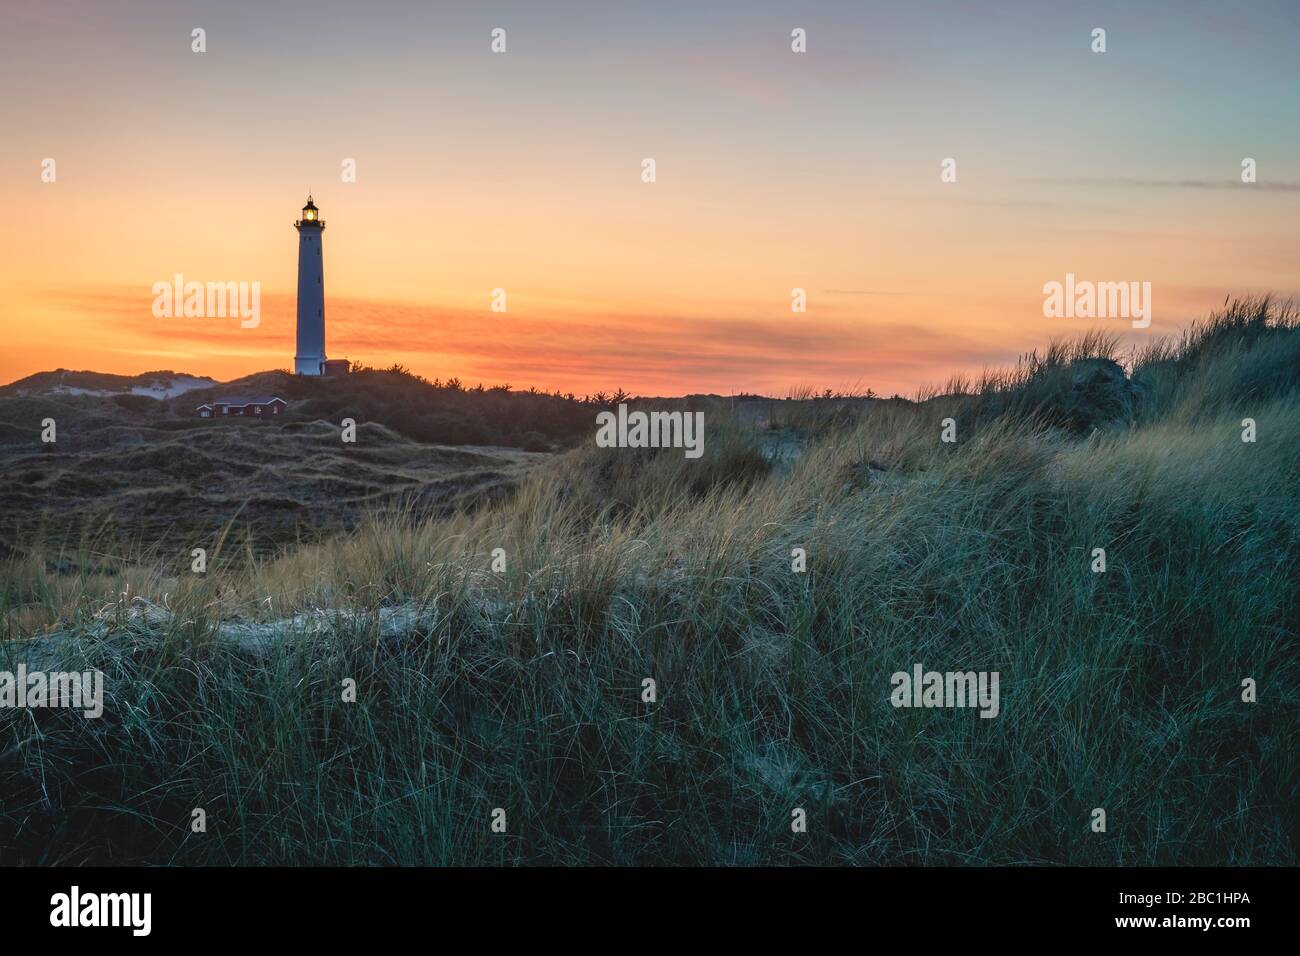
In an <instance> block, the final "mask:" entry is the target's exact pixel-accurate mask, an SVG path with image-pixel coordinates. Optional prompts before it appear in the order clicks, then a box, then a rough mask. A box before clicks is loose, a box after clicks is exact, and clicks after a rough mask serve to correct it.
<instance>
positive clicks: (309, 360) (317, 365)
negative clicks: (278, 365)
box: [293, 196, 325, 375]
mask: <svg viewBox="0 0 1300 956" xmlns="http://www.w3.org/2000/svg"><path fill="white" fill-rule="evenodd" d="M293 226H294V228H295V229H297V230H298V349H297V352H296V354H295V355H294V358H293V366H294V371H295V372H297V373H298V374H299V375H324V374H325V263H324V260H323V259H322V257H321V233H323V232H324V231H325V221H324V220H323V219H321V218H320V210H319V209H317V208H316V204H315V203H314V202H312V198H311V197H310V196H308V197H307V205H305V206H303V207H302V218H301V219H299V220H298V221H297V222H295V223H294V224H293Z"/></svg>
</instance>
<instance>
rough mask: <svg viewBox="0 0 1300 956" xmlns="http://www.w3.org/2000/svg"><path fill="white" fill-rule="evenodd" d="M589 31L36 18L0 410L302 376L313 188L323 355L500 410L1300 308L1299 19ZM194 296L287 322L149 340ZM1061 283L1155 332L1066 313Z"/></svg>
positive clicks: (694, 19)
mask: <svg viewBox="0 0 1300 956" xmlns="http://www.w3.org/2000/svg"><path fill="white" fill-rule="evenodd" d="M564 6H565V8H566V9H568V10H569V11H570V12H572V13H573V14H574V15H573V16H569V17H561V16H557V15H556V14H555V9H556V8H552V9H551V10H539V9H532V8H530V7H528V6H527V5H518V4H507V5H504V6H502V7H499V8H497V9H495V10H493V11H490V12H489V11H485V10H473V11H468V12H466V11H455V12H446V11H442V12H439V11H435V10H430V9H425V8H423V7H421V6H418V5H415V4H406V3H401V4H395V5H394V6H393V7H392V9H391V11H390V13H391V15H390V16H388V17H386V18H384V20H383V21H382V22H378V21H376V20H374V19H373V18H371V17H370V15H369V14H368V12H367V11H366V10H364V9H357V8H354V7H352V6H350V5H347V4H341V3H324V4H318V5H313V6H312V7H311V8H310V9H311V16H309V17H306V16H301V15H300V14H299V12H298V10H297V9H281V8H277V9H274V10H263V9H261V8H254V7H253V6H252V5H250V4H248V3H234V4H228V5H223V7H222V8H221V9H219V10H216V9H208V8H205V7H203V6H202V5H199V4H178V5H175V6H169V7H167V8H163V9H158V8H153V7H150V6H147V5H146V6H139V7H133V8H129V9H125V10H114V11H107V10H104V9H102V8H100V7H97V6H96V5H94V4H89V3H78V4H72V5H70V6H69V7H67V8H64V9H63V10H61V11H54V10H49V9H46V8H44V7H42V6H41V5H39V4H35V3H21V4H18V5H16V7H15V9H14V10H13V13H12V17H13V18H14V19H15V21H17V22H18V23H20V24H21V26H22V28H23V29H22V30H21V32H22V34H23V42H22V44H21V46H18V45H17V43H16V37H17V36H18V33H19V32H20V31H18V30H15V31H12V33H11V35H10V38H9V39H8V40H5V41H0V42H2V43H4V44H5V45H6V46H7V49H6V51H5V52H6V56H5V57H3V58H0V71H3V73H4V74H5V75H6V76H7V77H8V78H9V79H10V81H11V84H13V85H16V78H18V77H22V78H23V79H24V82H25V83H27V84H30V85H32V86H33V87H34V88H36V89H40V90H41V91H42V94H43V95H42V96H41V97H29V98H26V99H15V100H14V101H13V102H12V103H11V104H10V105H9V106H8V107H7V111H8V113H9V114H10V116H9V119H10V122H9V123H8V124H7V125H8V126H9V130H10V132H11V137H10V147H11V148H10V149H9V150H7V151H6V153H5V155H4V156H3V157H0V171H2V173H3V175H0V182H3V183H4V185H3V187H2V188H3V189H4V193H3V194H0V201H3V202H4V203H5V206H6V208H7V209H8V210H9V212H10V228H9V229H8V230H6V238H5V239H4V240H3V241H4V242H5V243H6V247H5V254H4V256H3V257H2V260H3V261H4V262H5V263H6V266H5V268H4V270H3V275H2V276H0V306H2V308H0V316H2V317H0V331H2V332H3V333H4V335H5V338H6V341H7V342H9V343H10V348H8V349H6V350H5V352H4V353H3V354H2V355H0V381H5V382H13V381H16V380H18V379H21V378H23V377H25V376H27V375H30V374H35V373H37V372H41V371H48V370H52V369H55V368H58V367H63V368H68V369H77V368H81V369H86V370H93V371H98V372H106V373H111V374H123V375H133V374H140V373H142V372H148V371H156V370H158V369H159V368H160V366H162V367H168V366H169V367H171V368H174V369H177V370H178V371H181V372H182V373H183V374H191V375H200V376H202V375H207V376H211V377H212V378H214V379H217V380H219V381H229V380H231V379H235V378H239V377H242V376H244V375H247V374H252V373H254V372H257V371H265V370H268V369H273V368H284V367H287V366H291V365H292V362H293V339H294V328H293V325H294V308H295V286H294V275H295V268H296V261H297V237H296V236H295V234H294V232H293V229H292V225H291V224H292V222H293V220H294V219H295V218H296V217H297V215H298V209H299V208H300V207H301V205H302V203H303V201H304V199H305V198H306V196H307V194H308V192H309V191H311V192H312V193H313V195H314V196H315V199H316V201H317V203H318V204H319V206H320V208H321V216H322V218H323V219H324V220H326V222H327V223H328V229H327V234H326V236H325V239H324V261H325V266H326V268H325V310H326V311H325V315H326V323H327V348H328V353H329V356H330V357H331V358H347V359H350V360H352V361H359V362H362V363H364V364H366V365H370V366H372V367H376V368H384V367H387V366H389V365H392V364H401V365H404V366H406V367H407V368H409V369H410V370H411V371H413V372H415V373H417V374H420V375H423V376H425V377H427V378H429V379H435V378H438V379H442V380H444V381H445V380H447V379H448V378H452V377H456V378H459V379H461V380H462V381H466V382H475V383H479V382H481V383H482V384H483V385H485V386H489V387H490V386H493V385H502V384H509V385H511V386H512V387H513V388H516V389H527V388H529V387H536V388H539V389H542V390H547V391H555V390H560V391H573V392H576V393H590V392H594V391H597V390H611V389H614V388H623V389H626V390H627V391H629V392H632V393H635V394H640V395H684V394H691V393H695V394H709V393H712V394H721V395H725V394H740V393H753V394H768V395H778V396H779V395H784V394H787V393H789V392H790V391H791V390H793V389H796V388H799V387H812V388H814V389H815V390H817V391H822V390H824V389H826V388H831V389H834V390H837V391H847V390H862V391H865V390H866V389H868V388H869V389H872V390H873V391H874V392H875V393H876V394H878V395H889V394H901V395H909V394H913V393H916V392H918V391H919V390H921V389H923V388H925V387H927V386H932V385H936V384H938V383H941V382H943V381H946V380H947V379H948V378H950V377H951V376H953V375H978V374H979V373H980V372H981V371H982V370H983V369H985V368H999V367H1007V366H1010V365H1013V364H1014V363H1015V361H1016V360H1017V358H1018V357H1019V356H1021V355H1023V354H1025V353H1026V352H1029V351H1032V350H1034V349H1041V348H1042V347H1044V346H1045V345H1047V344H1048V343H1049V342H1051V341H1054V340H1060V339H1068V338H1073V337H1075V336H1077V335H1079V334H1082V333H1084V332H1087V331H1090V330H1095V329H1100V330H1104V331H1110V332H1114V333H1115V334H1116V335H1118V336H1119V337H1120V339H1121V342H1122V343H1123V344H1124V345H1126V346H1133V345H1141V344H1142V343H1144V342H1146V341H1148V340H1150V339H1152V338H1156V337H1159V336H1161V335H1176V334H1177V333H1178V332H1180V331H1181V330H1182V329H1183V328H1185V327H1186V326H1187V325H1188V324H1189V323H1190V322H1191V321H1193V320H1195V319H1196V318H1199V317H1201V316H1203V315H1206V314H1207V313H1209V312H1210V311H1212V310H1213V309H1215V308H1217V307H1219V306H1220V305H1221V304H1222V303H1223V302H1224V300H1225V298H1230V297H1236V296H1241V295H1249V294H1262V293H1272V294H1274V295H1276V296H1278V297H1279V298H1283V299H1285V298H1289V297H1296V296H1297V295H1298V293H1300V284H1297V283H1296V281H1295V280H1294V278H1293V272H1292V270H1293V263H1294V262H1295V261H1297V257H1298V255H1300V241H1298V240H1297V238H1296V237H1295V235H1294V230H1293V229H1292V228H1291V220H1293V219H1294V216H1295V212H1296V211H1297V210H1296V207H1297V202H1298V201H1300V159H1297V157H1298V156H1300V149H1298V148H1297V147H1300V131H1298V130H1297V128H1296V127H1295V124H1294V123H1293V122H1291V121H1290V119H1291V100H1290V98H1289V93H1290V91H1291V90H1293V89H1294V88H1295V87H1296V86H1297V84H1300V66H1297V65H1296V62H1295V58H1294V56H1293V55H1291V54H1290V52H1289V44H1288V40H1287V38H1288V37H1290V36H1293V35H1294V34H1295V31H1296V28H1297V27H1298V26H1300V11H1297V10H1295V9H1293V8H1290V7H1288V6H1287V5H1285V4H1283V3H1268V4H1261V5H1259V7H1258V8H1257V9H1252V10H1251V11H1250V16H1249V17H1233V16H1231V15H1230V14H1228V13H1226V12H1224V11H1220V10H1218V9H1217V8H1216V6H1215V5H1214V4H1209V3H1196V4H1170V3H1163V4H1153V5H1150V6H1147V7H1144V8H1143V9H1141V10H1131V9H1126V8H1124V7H1123V6H1122V5H1119V4H1110V5H1106V4H1103V5H1099V6H1094V8H1093V9H1090V10H1088V11H1082V10H1072V9H1069V8H1067V7H1064V6H1062V7H1060V8H1057V7H1052V8H1050V9H1044V8H1040V7H1039V6H1038V5H1033V4H1011V5H1000V6H999V7H998V8H997V9H995V10H990V9H987V8H984V7H982V6H981V5H980V4H968V3H960V4H949V5H948V6H947V13H948V16H946V17H945V18H944V21H943V22H942V23H938V24H936V22H935V19H934V16H933V12H932V11H928V10H920V9H915V8H913V7H912V6H911V5H908V4H902V3H882V4H878V5H875V6H873V7H872V8H871V9H869V10H866V9H860V8H858V7H856V6H854V5H849V4H819V5H815V6H814V5H807V4H794V5H789V4H780V5H778V4H759V5H754V4H745V5H743V10H744V12H745V16H744V17H743V18H741V17H739V16H736V15H735V14H737V13H738V11H740V10H741V9H742V7H741V6H738V5H736V4H723V5H719V6H717V7H714V8H711V9H709V10H692V9H690V8H688V7H681V6H668V7H663V8H657V9H653V10H634V11H630V12H629V11H604V10H595V11H593V10H585V9H582V8H581V6H580V5H572V4H567V5H564ZM254 11H255V12H256V15H255V16H251V15H250V13H251V12H254ZM1099 25H1100V26H1103V27H1104V28H1105V29H1106V30H1107V49H1106V51H1105V53H1104V54H1097V53H1094V52H1092V51H1091V50H1090V49H1089V42H1090V40H1089V33H1090V31H1091V30H1092V29H1093V28H1094V27H1096V26H1099ZM498 26H500V27H503V28H504V29H506V30H507V35H508V48H507V51H506V52H505V53H504V54H493V53H492V52H491V51H490V49H489V44H490V31H491V30H492V29H493V28H495V27H498ZM195 27H202V28H203V29H204V30H205V31H206V34H205V39H206V50H205V52H203V53H201V54H199V53H195V52H193V51H192V49H191V30H192V29H193V28H195ZM794 27H799V28H802V29H805V30H806V31H807V52H806V53H802V54H795V53H793V52H792V51H791V49H790V31H791V29H792V28H794ZM325 53H328V56H324V55H323V54H325ZM1189 54H1194V55H1189ZM326 62H328V63H329V64H330V66H329V67H328V68H326V67H325V66H324V65H323V64H324V63H326ZM1225 77H1228V78H1230V81H1228V82H1225V80H1224V78H1225ZM160 79H165V80H166V82H160ZM597 81H599V82H597ZM1062 104H1067V106H1066V107H1063V106H1062ZM54 117H58V120H57V121H56V120H55V119H53V118H54ZM540 117H545V119H544V120H543V119H541V118H540ZM647 157H648V158H653V159H654V160H655V162H656V181H654V182H652V183H646V182H642V179H641V163H642V160H643V158H647ZM1247 157H1249V158H1251V159H1252V160H1254V161H1255V163H1257V168H1258V178H1257V179H1256V181H1255V182H1253V183H1249V184H1247V183H1243V182H1241V175H1240V170H1241V164H1242V162H1243V160H1244V158H1247ZM46 158H52V159H54V160H56V162H57V178H56V180H55V181H53V182H43V181H42V179H41V171H42V166H41V164H42V162H43V161H44V159H46ZM947 158H954V159H955V160H956V166H955V170H956V174H957V175H956V181H955V182H943V181H941V177H940V173H941V163H942V162H943V161H944V160H945V159H947ZM348 160H353V161H355V170H356V181H355V182H345V181H343V179H342V177H341V172H340V170H341V164H343V163H346V162H347V161H348ZM176 274H182V275H184V276H185V277H186V278H187V279H192V280H195V281H199V282H229V281H239V282H242V281H248V282H257V283H259V284H260V290H261V314H260V319H259V323H258V325H257V327H256V328H252V329H246V328H241V327H240V325H239V322H238V321H235V320H230V319H224V318H220V319H214V318H202V319H196V318H191V319H185V318H167V319H159V318H155V317H154V316H153V315H152V314H151V310H150V305H151V303H152V301H153V298H154V296H153V293H152V291H151V288H152V286H153V285H154V284H155V283H157V282H159V281H170V280H171V278H172V276H173V275H176ZM1067 275H1077V276H1079V277H1080V278H1081V279H1083V280H1086V281H1095V282H1099V283H1100V282H1134V283H1137V282H1149V283H1150V288H1151V290H1152V294H1151V301H1152V303H1153V304H1152V309H1153V312H1154V319H1153V321H1151V323H1150V326H1149V327H1146V328H1135V327H1133V326H1132V325H1131V323H1130V322H1128V321H1124V320H1116V319H1091V320H1089V319H1065V318H1047V317H1045V316H1044V314H1043V303H1044V292H1043V289H1044V284H1045V283H1049V282H1054V281H1056V282H1060V281H1063V280H1065V278H1066V276H1067ZM498 288H499V289H504V290H505V291H506V294H507V297H508V300H507V301H508V305H507V311H505V312H493V311H491V300H492V293H493V290H495V289H498ZM796 288H798V289H803V290H806V297H807V311H806V312H802V313H795V312H792V309H791V298H792V290H793V289H796Z"/></svg>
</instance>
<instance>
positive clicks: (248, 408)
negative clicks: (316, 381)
mask: <svg viewBox="0 0 1300 956" xmlns="http://www.w3.org/2000/svg"><path fill="white" fill-rule="evenodd" d="M288 407H289V403H288V402H286V401H285V400H284V399H283V398H280V397H279V396H276V395H272V396H243V395H241V396H238V397H235V398H220V399H217V400H216V401H213V402H206V403H204V404H202V405H200V406H198V407H197V408H195V409H194V413H195V415H196V416H197V417H199V418H229V417H231V416H239V417H256V418H266V417H268V416H271V415H279V414H280V413H281V412H282V411H284V410H285V409H286V408H288Z"/></svg>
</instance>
